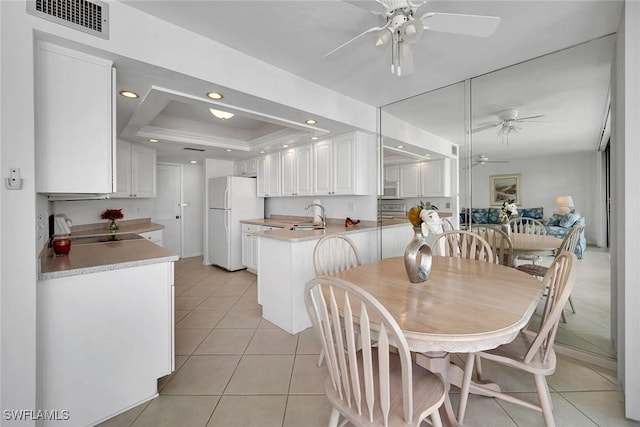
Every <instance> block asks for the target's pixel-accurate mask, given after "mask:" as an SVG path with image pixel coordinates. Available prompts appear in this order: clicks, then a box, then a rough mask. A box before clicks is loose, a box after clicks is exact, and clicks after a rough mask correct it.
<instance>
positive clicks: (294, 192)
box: [280, 144, 313, 196]
mask: <svg viewBox="0 0 640 427" xmlns="http://www.w3.org/2000/svg"><path fill="white" fill-rule="evenodd" d="M280 162H281V163H280V164H281V167H282V195H283V196H309V195H311V194H312V190H313V189H312V184H311V182H312V174H311V167H312V166H311V144H305V145H303V146H300V147H296V148H290V149H288V150H285V151H282V152H281V153H280Z"/></svg>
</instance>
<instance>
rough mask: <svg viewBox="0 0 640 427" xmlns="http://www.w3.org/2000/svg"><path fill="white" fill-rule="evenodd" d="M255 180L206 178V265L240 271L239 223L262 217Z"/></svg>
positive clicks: (261, 206) (261, 207) (262, 209)
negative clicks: (207, 251)
mask: <svg viewBox="0 0 640 427" xmlns="http://www.w3.org/2000/svg"><path fill="white" fill-rule="evenodd" d="M256 190H257V189H256V179H255V178H245V177H241V176H223V177H219V178H211V179H209V218H208V221H209V239H208V241H209V262H210V263H211V264H214V265H217V266H220V267H222V268H224V269H226V270H229V271H235V270H241V269H243V268H244V265H242V227H241V225H240V220H243V219H255V218H264V199H263V198H262V197H256Z"/></svg>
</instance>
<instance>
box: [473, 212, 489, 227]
mask: <svg viewBox="0 0 640 427" xmlns="http://www.w3.org/2000/svg"><path fill="white" fill-rule="evenodd" d="M488 220H489V210H488V209H475V208H471V221H473V222H474V223H475V224H487V221H488Z"/></svg>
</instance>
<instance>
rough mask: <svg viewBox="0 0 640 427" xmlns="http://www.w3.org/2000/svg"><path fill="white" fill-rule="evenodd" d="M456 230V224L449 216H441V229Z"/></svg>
mask: <svg viewBox="0 0 640 427" xmlns="http://www.w3.org/2000/svg"><path fill="white" fill-rule="evenodd" d="M451 230H456V226H455V224H454V223H453V221H452V220H451V217H444V218H442V231H451Z"/></svg>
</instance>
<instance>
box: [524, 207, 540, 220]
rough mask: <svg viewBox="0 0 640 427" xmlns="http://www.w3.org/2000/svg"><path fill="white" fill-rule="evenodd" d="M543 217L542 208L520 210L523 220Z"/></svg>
mask: <svg viewBox="0 0 640 427" xmlns="http://www.w3.org/2000/svg"><path fill="white" fill-rule="evenodd" d="M543 216H544V208H529V209H522V217H523V218H533V219H542V217H543Z"/></svg>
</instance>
